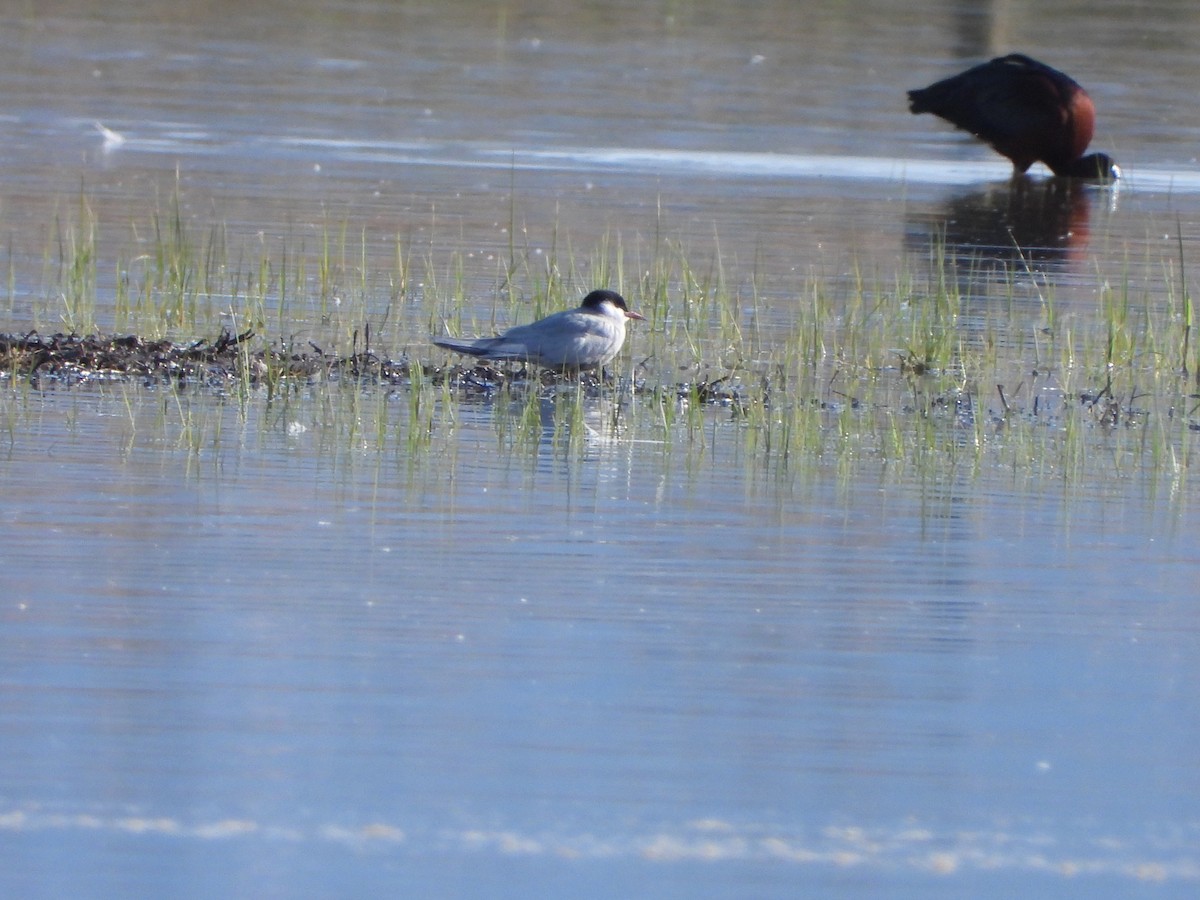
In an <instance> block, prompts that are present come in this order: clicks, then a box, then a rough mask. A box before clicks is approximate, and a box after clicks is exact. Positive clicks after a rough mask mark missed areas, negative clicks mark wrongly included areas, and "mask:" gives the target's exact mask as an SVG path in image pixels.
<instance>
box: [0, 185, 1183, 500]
mask: <svg viewBox="0 0 1200 900" xmlns="http://www.w3.org/2000/svg"><path fill="white" fill-rule="evenodd" d="M515 231H516V229H510V234H512V233H514V232H515ZM97 233H98V228H97V223H96V221H95V217H94V216H93V214H92V212H91V209H90V207H89V205H88V203H87V201H86V200H83V199H81V200H80V203H79V208H78V211H77V214H76V215H75V217H74V221H73V222H72V223H71V224H65V223H63V222H61V221H60V222H59V223H58V224H57V228H56V231H55V235H54V238H53V240H52V241H51V242H50V245H48V246H47V249H46V252H45V256H44V261H43V280H44V287H43V289H42V293H41V298H42V299H40V300H38V301H37V302H34V303H33V304H32V305H31V307H30V313H29V315H30V317H31V318H32V322H33V328H32V329H28V330H23V331H18V330H12V332H11V333H9V334H6V335H0V371H3V372H4V373H5V375H6V378H7V380H8V381H9V383H10V389H9V391H8V392H7V393H8V395H9V396H8V400H7V401H5V402H6V403H9V404H11V403H14V402H19V400H18V399H14V398H19V395H20V391H19V389H18V387H17V386H18V385H19V384H26V385H31V386H34V387H45V386H47V385H49V384H74V383H78V382H89V383H94V382H103V383H107V382H112V381H118V382H120V383H122V384H128V383H131V382H133V383H143V384H146V385H151V386H154V387H156V388H163V387H169V388H170V389H172V390H174V391H176V392H187V391H196V390H207V391H216V392H218V393H220V394H222V395H231V396H236V397H237V398H238V399H239V400H240V402H241V403H242V404H243V405H244V404H246V403H249V402H251V401H252V400H253V399H254V398H256V397H261V398H262V399H263V400H264V401H265V402H266V403H267V404H268V405H275V406H278V405H280V404H285V405H286V404H288V403H293V402H295V401H296V400H297V398H298V397H300V396H301V395H308V394H312V393H313V392H315V391H326V392H328V393H329V396H330V398H331V399H330V401H329V402H330V403H331V404H333V405H335V406H336V405H337V403H339V402H345V403H346V404H349V406H350V407H351V408H352V412H351V414H350V416H349V421H351V422H353V424H352V425H350V426H348V427H347V428H345V429H344V431H345V433H346V434H348V435H350V436H352V437H353V438H354V439H355V440H356V441H363V442H365V443H366V444H367V445H374V446H376V447H377V448H379V449H384V448H386V447H389V446H394V447H398V448H402V449H404V450H405V451H406V452H417V451H419V450H420V449H421V448H422V447H425V446H428V445H429V443H430V441H431V438H432V435H434V434H435V433H438V432H442V433H452V432H453V431H454V429H455V428H456V427H457V426H458V424H459V423H460V421H461V418H462V415H461V413H462V411H463V410H464V409H467V408H486V409H490V410H491V415H492V416H493V422H494V427H495V432H496V435H497V438H498V440H499V441H500V444H501V446H502V447H504V448H507V449H509V450H513V449H518V448H520V447H521V446H536V445H538V443H539V442H540V441H543V440H544V439H545V438H546V436H547V434H549V435H550V436H551V437H552V438H554V440H555V443H556V446H558V445H561V446H565V447H568V448H580V447H583V446H585V445H586V444H587V440H588V437H589V436H594V435H595V434H596V433H597V432H598V431H605V432H608V433H610V434H611V435H616V436H618V437H620V438H630V439H638V440H647V441H653V442H655V443H657V444H659V445H660V446H663V447H668V448H669V447H672V446H676V445H678V444H679V443H680V442H684V443H685V444H686V445H687V447H688V448H689V452H690V453H692V454H693V455H695V454H700V455H702V454H703V453H704V452H705V448H707V447H708V446H710V444H711V443H712V442H713V441H714V440H716V439H717V436H718V431H720V439H721V440H722V441H725V442H727V440H728V436H729V435H735V436H736V438H735V439H736V441H737V444H738V447H739V449H738V451H737V452H738V455H740V456H741V457H742V458H743V459H744V460H745V461H746V462H747V463H750V464H753V465H755V466H756V467H760V468H762V469H763V470H767V471H775V472H785V471H789V470H791V469H794V468H795V467H796V466H797V464H798V462H799V461H801V460H804V459H813V458H832V459H836V460H838V463H839V465H849V466H853V465H854V464H855V463H856V462H861V461H864V460H872V461H876V462H879V463H882V464H897V465H902V464H907V463H912V462H917V463H921V464H929V463H931V462H937V461H939V460H940V461H945V462H949V463H951V464H953V465H955V466H958V465H960V464H965V465H968V466H972V467H978V466H982V465H987V464H989V463H992V464H1001V465H1007V466H1012V467H1013V468H1014V470H1020V471H1025V472H1030V473H1037V472H1042V471H1052V472H1056V473H1058V472H1061V473H1065V474H1069V473H1070V472H1071V471H1072V469H1073V468H1078V461H1079V460H1080V459H1081V458H1083V456H1084V455H1086V454H1089V453H1103V454H1107V455H1109V457H1111V460H1112V465H1113V469H1114V471H1122V470H1124V469H1126V468H1129V467H1130V466H1132V465H1137V466H1139V467H1141V466H1144V465H1146V464H1150V465H1153V466H1154V468H1155V470H1156V471H1162V472H1166V473H1174V475H1176V476H1181V475H1182V473H1183V472H1185V471H1186V470H1187V468H1188V467H1189V466H1190V465H1191V464H1192V463H1193V462H1194V460H1195V457H1196V453H1197V449H1198V446H1200V435H1198V434H1197V432H1200V385H1198V382H1197V373H1200V346H1198V344H1197V341H1196V338H1195V336H1194V335H1193V334H1192V325H1193V302H1192V299H1191V296H1190V294H1189V288H1188V284H1187V281H1186V279H1185V277H1184V272H1185V271H1186V259H1185V257H1186V248H1185V247H1184V245H1183V242H1182V239H1180V242H1179V248H1178V249H1179V257H1178V259H1169V260H1165V261H1163V263H1162V273H1163V274H1162V283H1161V284H1158V285H1155V286H1151V287H1147V286H1144V285H1138V284H1136V283H1135V282H1134V280H1133V279H1132V278H1129V277H1127V278H1125V279H1124V280H1123V281H1120V282H1118V283H1112V282H1111V281H1110V280H1109V279H1107V278H1106V277H1104V276H1103V275H1101V274H1099V273H1097V275H1096V277H1095V281H1094V284H1092V285H1090V286H1089V290H1090V291H1091V292H1092V295H1093V297H1094V302H1092V303H1090V304H1089V305H1088V308H1087V311H1081V309H1082V308H1083V307H1082V305H1081V304H1079V303H1078V302H1076V303H1073V304H1063V303H1061V302H1060V301H1059V300H1058V298H1056V296H1055V288H1054V285H1053V281H1052V279H1048V278H1045V277H1042V276H1041V275H1040V274H1039V273H1038V272H1037V271H1036V270H1035V269H1034V268H1032V267H1030V266H1028V265H1025V266H1024V267H1023V268H1022V267H1021V266H1019V265H1014V266H1011V267H1008V268H1004V267H1001V269H1000V270H999V274H997V269H996V267H995V266H993V265H989V266H983V265H979V266H976V265H975V264H974V263H972V262H971V261H970V260H969V259H967V260H964V259H963V258H962V256H961V254H960V255H959V256H957V257H954V258H951V255H950V254H948V253H947V252H946V247H945V246H944V244H943V243H942V242H940V241H938V240H936V239H935V240H934V241H933V243H932V245H931V246H930V248H929V255H928V259H927V260H926V261H925V263H924V264H923V265H920V266H918V267H917V268H916V270H912V271H902V272H901V273H899V274H895V275H887V276H883V275H879V274H878V273H876V272H874V271H872V270H871V269H869V268H868V267H867V266H866V265H865V264H862V263H858V264H854V263H851V264H848V265H847V266H846V267H845V269H844V270H843V271H840V272H839V273H838V274H837V275H836V276H832V277H829V276H822V275H818V274H809V275H807V276H793V277H794V283H790V284H778V283H772V281H771V280H770V279H769V278H767V277H766V276H763V275H762V274H761V273H757V272H753V273H750V274H745V273H735V272H730V271H728V269H727V267H726V265H725V263H724V262H723V261H722V259H721V257H720V253H719V252H717V253H716V254H715V255H714V257H713V258H712V259H710V260H703V261H702V263H703V266H702V267H699V266H698V265H697V260H695V259H694V258H689V256H688V254H687V253H686V252H685V251H684V249H683V248H681V247H678V246H675V245H673V244H672V243H671V242H670V241H667V240H665V239H662V238H656V239H655V241H654V243H653V246H652V247H649V248H647V247H645V246H642V245H635V246H633V247H626V246H624V245H623V244H622V242H621V240H620V239H619V238H616V239H610V240H608V241H605V242H602V244H601V245H600V246H598V247H596V248H594V249H593V250H592V251H591V252H589V253H587V254H586V255H581V254H579V253H577V252H576V251H574V250H573V249H571V248H568V249H565V250H560V249H559V240H558V238H557V236H556V237H555V239H554V241H553V242H552V246H551V248H550V251H549V252H545V251H537V252H535V251H533V250H531V249H528V248H523V247H520V246H518V245H517V243H516V241H515V240H514V241H513V242H512V243H510V246H509V247H508V248H507V253H498V254H496V256H495V257H494V258H493V259H491V260H490V261H489V262H488V265H489V266H494V271H490V272H486V273H483V274H482V275H480V274H478V273H474V272H472V273H471V274H470V275H468V265H467V262H466V260H464V259H463V258H462V257H461V256H459V257H454V258H453V260H452V262H451V263H450V264H449V265H443V266H442V267H441V268H439V267H438V265H437V264H435V263H434V262H433V260H432V257H430V258H427V259H423V260H422V259H417V260H414V258H413V251H412V248H410V247H406V246H404V245H403V243H402V242H401V241H399V240H395V242H394V246H393V247H392V249H391V251H390V252H389V253H388V258H387V259H386V261H384V262H380V252H379V245H378V244H377V243H373V242H372V240H371V239H370V238H369V236H368V235H367V234H366V233H365V232H361V231H360V232H358V233H355V232H353V231H352V230H351V229H349V228H348V227H347V226H340V227H332V226H330V227H326V228H325V229H324V230H323V232H322V233H321V235H320V238H319V240H318V241H317V246H315V247H311V246H306V245H305V242H303V241H300V242H298V243H292V244H286V243H285V244H284V245H282V246H279V247H272V246H269V245H268V244H267V243H266V242H265V240H263V239H261V238H259V239H258V240H257V242H256V241H255V240H253V239H238V238H235V237H233V236H231V235H230V233H229V232H228V230H227V229H226V228H225V227H222V226H213V227H210V228H208V229H207V230H205V231H203V232H201V233H196V232H194V231H193V230H192V229H191V228H190V227H189V225H188V223H187V221H185V218H184V216H183V215H182V214H181V212H180V205H179V202H178V199H177V198H174V199H173V200H172V201H171V203H170V204H169V205H168V208H167V210H166V211H165V212H162V213H160V214H158V215H155V216H153V217H152V218H151V220H150V221H149V222H147V223H145V224H144V225H141V226H135V227H132V228H131V233H130V235H129V240H128V242H127V244H126V245H125V246H124V247H123V248H121V251H120V252H119V253H118V254H116V255H114V256H109V255H108V254H109V251H108V249H107V248H101V247H99V246H98V238H97ZM109 259H111V260H114V262H111V263H107V264H106V263H105V262H104V260H109ZM481 278H482V279H483V281H482V282H480V283H482V284H483V285H484V287H483V288H482V290H484V291H486V292H487V294H488V295H490V297H491V303H490V304H489V305H488V306H487V307H486V310H487V315H486V316H485V317H484V318H482V319H481V318H480V310H481V306H480V305H479V302H478V298H479V293H478V291H476V289H475V288H474V287H473V285H474V284H476V280H477V279H481ZM9 280H10V294H11V293H12V292H13V291H14V290H15V288H12V287H11V285H13V284H14V283H15V282H16V281H17V279H16V278H15V277H14V276H13V275H12V274H11V273H10V279H9ZM595 286H611V287H613V288H614V289H617V290H619V291H621V292H622V293H624V294H625V295H626V296H627V297H629V299H630V300H631V302H632V303H633V304H634V305H635V306H637V307H638V308H639V309H641V311H642V312H643V313H644V314H645V315H646V317H647V321H646V322H644V323H638V324H637V325H635V326H634V328H633V329H632V334H631V337H630V340H629V342H628V343H627V345H626V348H625V350H624V351H623V353H622V355H621V357H619V358H618V360H617V361H616V362H615V364H614V366H613V367H612V369H611V371H610V372H609V373H608V374H607V375H606V376H596V375H589V376H585V377H583V378H582V379H580V378H578V377H572V376H559V375H555V374H553V373H547V372H536V371H531V370H527V369H526V367H523V366H520V365H508V366H494V365H487V364H482V365H468V364H463V363H461V362H460V361H457V360H456V359H453V358H450V357H448V356H447V355H446V354H444V353H442V352H441V351H438V350H436V349H435V348H433V347H432V346H431V345H430V344H429V343H428V342H427V337H428V335H429V334H430V333H433V332H440V331H442V330H445V329H449V330H451V331H453V332H455V333H471V332H474V333H487V332H489V331H491V330H492V329H494V328H497V327H501V326H505V325H508V324H512V323H515V322H519V321H528V320H530V319H533V318H536V317H538V316H541V315H544V314H546V313H548V312H550V311H552V310H554V309H558V308H563V307H565V306H568V305H573V304H574V303H575V302H577V299H578V297H579V296H581V295H582V293H583V292H585V291H586V290H588V289H590V288H592V287H595ZM473 293H474V294H475V296H471V295H472V294H473ZM9 306H10V319H15V318H17V317H16V315H15V314H14V313H13V312H12V310H13V307H14V302H13V300H12V299H10V303H9ZM102 315H103V317H105V318H108V317H111V318H109V319H108V321H107V322H106V323H104V324H103V325H102V323H101V319H102ZM10 328H11V326H10ZM335 386H346V387H349V388H351V390H350V392H349V393H347V394H345V395H344V398H343V401H339V400H338V399H337V398H338V396H339V395H338V394H337V393H336V391H335V390H334V387H335ZM371 391H375V392H377V393H378V394H379V395H380V396H384V397H387V398H390V399H389V401H388V402H387V403H375V404H372V403H370V401H369V400H368V401H364V399H363V398H364V392H365V393H366V394H368V395H369V394H370V392H371ZM602 400H603V404H602V403H601V401H602ZM397 401H399V404H400V407H402V408H403V413H402V414H401V415H399V417H398V420H397V416H396V413H395V410H396V409H397V408H398V407H397ZM597 405H602V406H603V408H604V410H605V412H604V413H603V414H602V415H600V417H599V418H598V419H597V418H596V417H595V415H594V414H593V413H594V410H593V409H592V407H596V406H597ZM335 418H336V417H335ZM265 420H266V421H278V422H280V423H281V427H288V426H287V424H286V422H287V419H286V417H280V418H278V419H272V418H271V417H270V416H267V417H265ZM9 421H10V423H11V421H12V416H11V414H10V416H9ZM12 427H13V426H12V425H11V424H10V429H11V428H12ZM559 438H563V441H562V442H559V441H558V439H559Z"/></svg>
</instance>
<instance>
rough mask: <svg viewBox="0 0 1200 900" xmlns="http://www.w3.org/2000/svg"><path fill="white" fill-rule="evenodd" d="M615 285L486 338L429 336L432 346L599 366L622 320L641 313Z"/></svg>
mask: <svg viewBox="0 0 1200 900" xmlns="http://www.w3.org/2000/svg"><path fill="white" fill-rule="evenodd" d="M645 318H646V317H645V316H643V315H642V314H641V313H638V312H634V311H633V310H631V309H630V308H629V306H628V305H627V304H626V303H625V298H624V297H622V296H621V295H620V294H618V293H617V292H616V291H604V290H600V291H592V292H591V293H590V294H588V295H587V296H586V297H584V298H583V302H582V303H580V304H579V306H578V307H576V308H575V309H564V310H563V311H562V312H556V313H553V314H552V315H549V316H546V318H544V319H538V320H537V321H536V322H530V323H529V324H528V325H517V326H516V327H515V328H510V329H508V331H506V332H504V333H503V334H501V335H497V336H496V337H490V338H475V339H473V340H472V339H470V338H453V337H435V338H432V340H433V343H434V344H435V345H436V346H438V347H444V348H445V349H447V350H453V351H455V352H456V353H466V354H467V355H468V356H479V357H482V358H484V359H495V360H502V359H512V360H520V361H522V362H528V363H533V364H534V365H537V366H542V367H543V368H546V369H560V370H569V371H579V370H582V369H594V368H596V367H597V366H603V365H604V364H605V363H607V362H609V361H610V360H612V359H613V358H614V357H615V356H616V355H617V354H618V353H619V352H620V351H621V345H622V344H624V343H625V320H626V319H645Z"/></svg>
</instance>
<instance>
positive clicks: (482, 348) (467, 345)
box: [431, 337, 493, 356]
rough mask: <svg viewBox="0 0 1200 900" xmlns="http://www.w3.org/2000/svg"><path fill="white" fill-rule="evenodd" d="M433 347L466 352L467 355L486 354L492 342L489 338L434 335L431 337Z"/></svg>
mask: <svg viewBox="0 0 1200 900" xmlns="http://www.w3.org/2000/svg"><path fill="white" fill-rule="evenodd" d="M431 340H432V341H433V344H434V346H435V347H444V348H446V349H447V350H453V351H455V352H456V353H466V354H467V355H469V356H487V353H488V347H489V346H490V345H491V344H492V343H493V341H492V340H491V339H489V338H484V339H483V340H469V339H467V338H453V337H435V338H432V339H431Z"/></svg>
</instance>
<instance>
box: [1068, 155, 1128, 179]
mask: <svg viewBox="0 0 1200 900" xmlns="http://www.w3.org/2000/svg"><path fill="white" fill-rule="evenodd" d="M1055 174H1058V175H1066V176H1067V177H1069V178H1086V179H1088V180H1089V181H1104V182H1108V181H1116V180H1117V179H1118V178H1120V177H1121V167H1120V166H1118V165H1117V162H1116V160H1114V159H1113V158H1112V157H1111V156H1109V155H1108V154H1107V153H1090V154H1088V155H1087V156H1084V157H1081V158H1080V159H1077V160H1075V162H1073V163H1071V168H1070V169H1069V170H1068V171H1066V172H1057V173H1055Z"/></svg>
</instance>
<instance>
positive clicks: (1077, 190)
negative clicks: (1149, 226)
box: [905, 177, 1116, 293]
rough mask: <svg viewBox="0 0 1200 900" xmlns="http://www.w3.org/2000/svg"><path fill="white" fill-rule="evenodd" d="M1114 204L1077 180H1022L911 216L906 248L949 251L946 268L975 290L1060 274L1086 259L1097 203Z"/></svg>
mask: <svg viewBox="0 0 1200 900" xmlns="http://www.w3.org/2000/svg"><path fill="white" fill-rule="evenodd" d="M1115 199H1116V195H1115V193H1113V192H1111V191H1102V190H1098V189H1097V188H1096V187H1095V186H1094V185H1089V184H1087V183H1085V182H1082V181H1079V180H1076V179H1064V178H1050V179H1031V178H1026V177H1017V178H1013V179H1011V180H1009V181H1004V182H997V183H994V184H991V185H988V186H987V187H985V188H983V189H982V190H973V191H970V192H967V193H962V194H957V195H955V196H952V197H950V198H949V199H947V200H946V201H945V202H944V203H942V204H941V205H940V206H939V207H936V208H933V209H928V210H924V211H918V212H914V213H912V214H910V217H909V221H908V226H907V229H906V232H907V233H906V240H905V242H906V244H907V246H908V249H909V251H910V252H912V253H914V254H915V253H920V254H928V253H930V252H931V251H938V252H939V255H941V254H940V248H941V247H942V246H943V245H944V248H945V249H944V262H945V264H946V265H947V266H954V267H955V268H956V269H957V270H958V271H959V273H960V275H959V278H960V280H961V279H963V278H968V279H969V280H970V281H974V282H976V283H977V284H976V290H978V289H979V288H981V287H983V286H984V285H985V284H986V283H991V282H995V281H1000V282H1002V283H1008V282H1009V281H1010V280H1011V278H1012V277H1013V276H1014V275H1016V276H1021V275H1023V274H1026V273H1028V274H1031V275H1052V274H1062V273H1066V272H1069V271H1072V270H1076V269H1078V268H1079V267H1080V265H1081V264H1082V263H1083V262H1084V260H1085V257H1086V254H1087V248H1088V242H1089V240H1090V237H1091V231H1092V224H1091V218H1092V204H1093V202H1097V201H1099V202H1102V203H1103V202H1113V203H1115ZM963 287H969V285H963ZM973 292H974V291H971V290H968V293H973Z"/></svg>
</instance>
